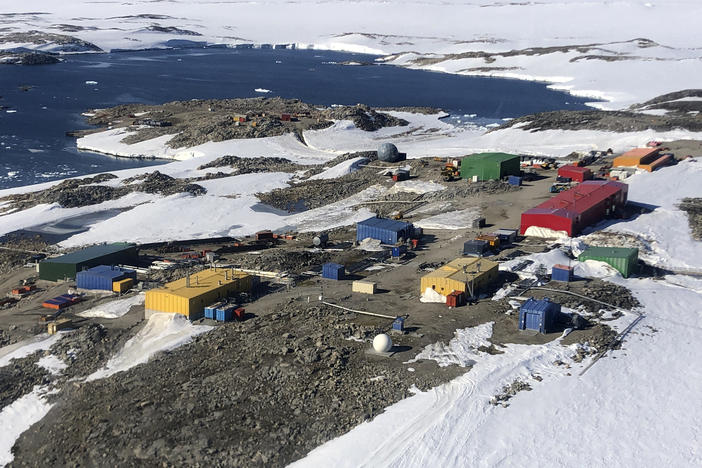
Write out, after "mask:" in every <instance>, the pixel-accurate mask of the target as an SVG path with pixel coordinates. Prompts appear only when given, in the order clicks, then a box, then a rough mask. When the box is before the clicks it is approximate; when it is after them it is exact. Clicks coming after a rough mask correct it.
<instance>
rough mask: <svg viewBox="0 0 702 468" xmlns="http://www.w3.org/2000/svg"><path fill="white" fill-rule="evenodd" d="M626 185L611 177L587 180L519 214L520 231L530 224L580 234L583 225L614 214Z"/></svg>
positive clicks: (620, 206) (623, 197) (621, 201)
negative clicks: (610, 178)
mask: <svg viewBox="0 0 702 468" xmlns="http://www.w3.org/2000/svg"><path fill="white" fill-rule="evenodd" d="M627 191H628V186H627V185H626V184H623V183H621V182H614V181H611V180H588V181H585V182H583V183H581V184H579V185H578V186H577V187H574V188H572V189H570V190H567V191H565V192H561V193H559V194H558V195H556V196H555V197H553V198H551V199H550V200H547V201H545V202H543V203H541V204H540V205H538V206H535V207H534V208H532V209H530V210H527V211H525V212H524V213H522V223H521V226H520V232H521V234H525V233H526V230H527V229H528V228H529V227H531V226H538V227H543V228H548V229H552V230H554V231H565V232H566V233H568V235H569V236H571V237H572V236H574V235H577V234H579V233H580V232H581V231H582V230H583V229H584V228H585V227H587V226H590V225H592V224H596V223H598V222H600V221H601V220H602V219H604V218H605V217H606V216H611V215H614V214H616V213H617V212H618V211H619V210H620V209H621V208H622V207H623V206H624V205H625V204H626V198H627Z"/></svg>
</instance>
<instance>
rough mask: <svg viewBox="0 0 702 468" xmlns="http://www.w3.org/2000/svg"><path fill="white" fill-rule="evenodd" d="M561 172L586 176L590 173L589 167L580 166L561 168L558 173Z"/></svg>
mask: <svg viewBox="0 0 702 468" xmlns="http://www.w3.org/2000/svg"><path fill="white" fill-rule="evenodd" d="M561 171H563V172H577V173H580V174H585V173H587V172H590V169H588V168H587V167H580V166H572V165H570V164H569V165H567V166H561V167H559V168H558V172H559V173H560V172H561Z"/></svg>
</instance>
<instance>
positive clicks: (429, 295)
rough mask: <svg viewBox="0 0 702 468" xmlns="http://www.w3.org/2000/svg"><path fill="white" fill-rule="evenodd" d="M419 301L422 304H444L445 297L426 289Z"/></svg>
mask: <svg viewBox="0 0 702 468" xmlns="http://www.w3.org/2000/svg"><path fill="white" fill-rule="evenodd" d="M419 301H420V302H424V303H437V304H446V296H443V295H441V294H439V293H438V292H436V291H435V290H433V289H432V288H427V289H426V290H425V291H424V293H422V295H421V297H420V298H419Z"/></svg>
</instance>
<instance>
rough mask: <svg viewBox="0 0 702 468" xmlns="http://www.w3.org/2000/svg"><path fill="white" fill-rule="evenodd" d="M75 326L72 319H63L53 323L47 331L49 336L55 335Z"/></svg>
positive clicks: (48, 326)
mask: <svg viewBox="0 0 702 468" xmlns="http://www.w3.org/2000/svg"><path fill="white" fill-rule="evenodd" d="M72 326H73V322H72V321H71V319H68V318H62V319H58V320H56V321H55V322H51V323H49V324H48V325H47V327H46V331H47V333H48V334H49V335H55V334H56V333H58V332H59V331H61V330H66V329H68V328H71V327H72Z"/></svg>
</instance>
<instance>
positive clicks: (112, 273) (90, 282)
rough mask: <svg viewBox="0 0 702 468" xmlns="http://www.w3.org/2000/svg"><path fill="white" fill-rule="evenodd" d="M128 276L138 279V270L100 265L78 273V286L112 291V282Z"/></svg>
mask: <svg viewBox="0 0 702 468" xmlns="http://www.w3.org/2000/svg"><path fill="white" fill-rule="evenodd" d="M126 278H132V279H135V280H136V272H135V271H134V270H127V269H124V268H119V267H113V266H109V265H98V266H96V267H93V268H90V269H88V270H83V271H79V272H78V273H76V286H77V287H79V288H81V289H100V290H104V291H112V283H113V282H114V281H120V280H123V279H126Z"/></svg>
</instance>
